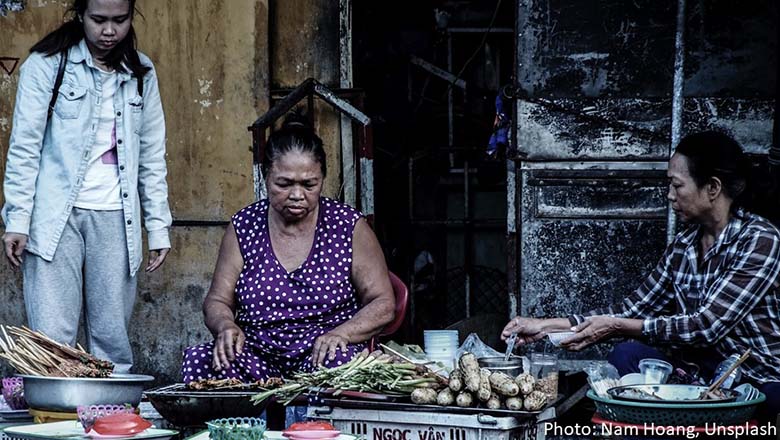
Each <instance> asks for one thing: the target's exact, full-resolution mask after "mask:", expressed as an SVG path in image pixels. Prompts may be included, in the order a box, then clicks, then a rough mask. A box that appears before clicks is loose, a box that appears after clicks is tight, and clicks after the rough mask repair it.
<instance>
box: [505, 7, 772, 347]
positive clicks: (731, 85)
mask: <svg viewBox="0 0 780 440" xmlns="http://www.w3.org/2000/svg"><path fill="white" fill-rule="evenodd" d="M743 6H744V7H742V6H740V7H736V6H735V5H734V4H733V3H730V2H722V1H715V2H708V1H689V2H687V10H686V33H685V57H686V58H685V74H684V92H685V99H684V105H683V112H682V131H683V133H682V134H683V135H684V134H686V133H689V132H693V131H698V130H701V129H707V128H719V129H723V130H726V131H728V132H730V133H731V134H732V135H733V136H734V137H735V138H736V139H737V140H738V141H739V142H740V143H741V144H742V145H743V146H744V147H745V148H746V150H747V151H749V152H751V153H759V154H766V152H767V151H768V149H769V147H770V146H771V142H772V123H773V118H774V100H773V98H774V94H775V89H776V76H775V75H776V69H777V34H776V21H777V15H778V8H777V3H776V2H772V1H759V2H752V3H750V4H749V5H747V4H746V5H743ZM676 7H677V2H653V1H638V2H622V1H615V0H585V1H581V2H567V1H562V0H555V1H544V2H542V1H535V0H520V1H519V2H518V20H519V22H518V28H517V35H518V40H517V43H518V44H517V51H518V52H517V61H518V65H517V88H518V91H519V98H520V99H519V100H518V103H517V120H516V123H517V126H516V134H517V140H518V149H519V150H520V152H521V153H522V154H523V158H524V159H525V160H526V162H522V163H521V164H520V166H521V168H522V171H521V173H519V174H520V177H519V179H518V185H517V190H518V191H519V193H520V195H521V197H520V199H521V202H520V204H519V205H518V207H517V210H518V217H519V218H520V223H521V225H520V244H519V245H518V246H519V258H518V262H517V264H518V267H517V273H518V277H519V279H520V290H521V295H520V298H519V300H520V301H519V304H520V310H519V312H520V313H522V314H529V315H534V316H561V315H564V316H565V315H567V314H569V313H572V312H579V311H585V310H588V309H591V308H595V307H599V306H603V305H606V304H609V303H614V302H617V301H619V300H620V299H622V298H623V297H624V296H625V295H626V293H628V292H629V291H630V290H632V289H633V288H635V287H636V286H637V285H638V283H639V282H640V281H641V280H642V279H643V277H644V276H645V275H646V273H647V272H648V271H649V270H650V269H651V268H652V267H653V266H654V265H655V263H656V262H657V259H658V258H659V257H660V255H661V252H662V250H663V249H664V247H665V235H666V223H665V217H666V201H665V198H664V196H665V184H664V180H663V165H662V163H663V162H665V161H666V160H667V159H668V154H669V151H670V145H669V144H670V139H671V134H670V132H671V113H672V112H671V102H672V101H671V97H672V85H673V74H674V68H673V61H674V38H675V32H676V24H675V23H676V13H677V11H676ZM578 161H583V162H584V163H585V164H583V165H581V166H579V169H578V170H574V168H577V166H576V162H578ZM648 161H650V162H655V165H653V166H648V167H645V169H644V171H642V170H639V169H637V168H636V167H635V166H636V165H637V164H638V163H639V162H648ZM594 170H595V171H594ZM542 171H544V172H542ZM659 172H660V175H659V174H658V173H659ZM589 173H590V175H589ZM605 350H606V347H598V348H596V349H594V350H592V351H588V352H585V353H582V354H578V355H572V354H570V353H567V354H565V355H566V356H571V357H575V356H576V357H593V356H602V355H603V354H604V353H605Z"/></svg>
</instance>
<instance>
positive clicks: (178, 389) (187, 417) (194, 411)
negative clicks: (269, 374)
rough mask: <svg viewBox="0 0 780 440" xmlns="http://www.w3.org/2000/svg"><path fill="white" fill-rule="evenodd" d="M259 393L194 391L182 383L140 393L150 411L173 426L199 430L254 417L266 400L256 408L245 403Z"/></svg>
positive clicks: (248, 391) (245, 391)
mask: <svg viewBox="0 0 780 440" xmlns="http://www.w3.org/2000/svg"><path fill="white" fill-rule="evenodd" d="M259 392H260V390H259V389H256V390H241V391H228V390H216V391H213V390H212V391H206V390H204V391H194V390H189V389H187V386H186V385H185V384H183V383H177V384H173V385H166V386H163V387H159V388H154V389H151V390H148V391H146V392H144V395H145V396H146V397H147V398H148V399H149V402H150V403H151V404H152V406H154V409H156V410H157V412H159V413H160V415H161V416H163V418H165V420H167V421H168V422H170V423H172V424H173V425H175V426H182V427H187V426H201V427H205V426H206V422H207V421H209V420H213V419H219V418H223V417H257V416H260V415H261V414H262V413H263V410H264V409H265V407H266V405H267V404H268V402H269V400H270V399H266V400H265V401H264V402H261V403H259V404H257V405H255V404H254V403H252V401H250V400H249V398H250V397H252V396H254V395H255V394H257V393H259Z"/></svg>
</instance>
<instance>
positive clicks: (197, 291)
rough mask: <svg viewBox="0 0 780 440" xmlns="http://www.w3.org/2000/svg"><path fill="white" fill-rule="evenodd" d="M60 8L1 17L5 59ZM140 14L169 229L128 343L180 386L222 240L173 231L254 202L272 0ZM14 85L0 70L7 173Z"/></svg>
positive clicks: (161, 376) (169, 6)
mask: <svg viewBox="0 0 780 440" xmlns="http://www.w3.org/2000/svg"><path fill="white" fill-rule="evenodd" d="M67 3H68V2H62V1H28V2H26V8H25V9H24V10H21V11H17V12H8V14H7V16H5V17H0V57H12V58H19V59H21V60H22V61H23V59H24V58H25V57H26V56H27V51H28V48H29V47H30V46H32V44H34V43H35V42H36V41H37V40H38V39H40V38H41V37H42V36H43V35H45V34H46V32H48V31H50V30H51V29H53V28H54V27H55V26H56V25H57V24H58V23H60V21H61V19H62V15H63V11H64V9H65V7H66V4H67ZM137 6H138V8H139V9H140V11H141V12H142V13H143V14H144V16H145V18H142V17H137V18H136V22H135V26H136V30H137V32H138V34H139V48H140V49H141V50H142V51H143V52H145V53H146V54H148V55H149V56H150V57H151V58H152V60H153V61H154V62H155V66H156V68H157V71H158V76H159V80H160V89H161V94H162V99H163V105H164V108H165V114H166V126H167V129H168V144H167V145H168V154H167V161H168V171H169V176H168V183H169V187H170V202H171V208H172V211H173V216H174V221H175V225H174V228H173V229H172V231H171V236H172V246H173V252H172V253H171V254H170V256H169V257H168V260H167V262H166V264H165V265H164V266H163V268H161V269H160V270H159V271H158V272H156V273H154V274H151V275H146V274H143V273H142V274H140V275H139V297H138V302H137V305H136V309H135V312H134V315H133V323H132V330H131V340H132V342H133V345H134V349H135V355H136V363H137V368H138V371H143V372H146V373H150V374H153V375H155V376H157V378H158V383H161V382H171V381H175V380H177V379H178V376H179V372H178V366H179V363H180V361H181V350H182V348H183V347H184V346H186V345H187V344H192V343H195V342H198V341H204V340H207V339H208V338H209V337H210V335H209V334H208V331H207V329H206V328H205V326H204V325H203V321H202V317H201V312H200V306H201V304H202V300H203V297H204V296H205V293H206V291H207V290H208V287H209V283H210V280H211V274H212V272H213V268H214V263H215V261H216V255H217V249H218V246H219V242H220V240H221V237H222V234H223V232H224V227H223V226H213V224H214V223H205V224H204V226H201V227H185V226H176V224H182V223H183V222H193V221H194V222H200V221H210V222H215V221H216V222H219V221H226V220H227V219H228V218H229V216H230V215H231V214H232V213H234V212H235V211H237V210H238V209H239V208H241V207H242V206H244V205H246V204H248V203H250V202H252V197H253V196H252V171H251V153H250V151H249V146H250V145H251V137H250V135H249V132H248V131H247V130H246V127H247V126H248V125H249V124H250V123H251V122H252V121H254V119H256V118H257V116H258V115H259V114H261V113H262V112H264V111H265V110H266V109H267V108H268V95H267V90H268V88H269V86H268V53H269V50H268V38H267V33H268V1H267V0H231V1H230V2H213V1H209V0H171V1H166V2H160V1H156V0H139V1H138V4H137ZM2 63H3V66H9V65H10V64H9V62H8V61H7V60H5V59H3V61H2ZM17 81H18V67H17V68H16V69H15V70H14V71H13V72H11V73H10V74H8V73H6V72H5V71H0V158H1V159H0V165H1V166H0V168H2V170H4V168H5V157H6V153H7V149H8V137H9V135H10V129H11V117H12V112H13V103H14V98H15V91H16V84H17ZM2 173H3V171H0V178H2ZM185 224H188V223H185ZM210 225H211V226H210ZM0 277H2V278H1V279H2V282H1V283H0V304H3V307H0V323H8V324H22V323H24V322H25V319H24V316H23V314H24V312H23V309H24V306H23V300H22V294H21V279H20V276H19V275H18V274H17V273H13V272H12V271H10V269H9V268H8V266H7V265H6V264H5V263H4V262H3V264H2V265H1V268H0ZM2 368H5V367H4V366H0V369H2ZM0 371H3V370H0Z"/></svg>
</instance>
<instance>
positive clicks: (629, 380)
mask: <svg viewBox="0 0 780 440" xmlns="http://www.w3.org/2000/svg"><path fill="white" fill-rule="evenodd" d="M644 384H645V375H644V374H642V373H628V374H626V375H625V376H623V377H621V378H620V386H628V385H644Z"/></svg>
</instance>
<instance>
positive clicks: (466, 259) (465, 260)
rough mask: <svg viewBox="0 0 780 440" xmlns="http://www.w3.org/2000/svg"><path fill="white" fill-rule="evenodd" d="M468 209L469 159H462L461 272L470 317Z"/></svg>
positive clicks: (467, 312)
mask: <svg viewBox="0 0 780 440" xmlns="http://www.w3.org/2000/svg"><path fill="white" fill-rule="evenodd" d="M470 219H471V218H470V209H469V160H468V159H465V160H464V161H463V220H464V222H463V272H464V273H465V281H466V282H465V288H466V318H470V317H471V225H470Z"/></svg>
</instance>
